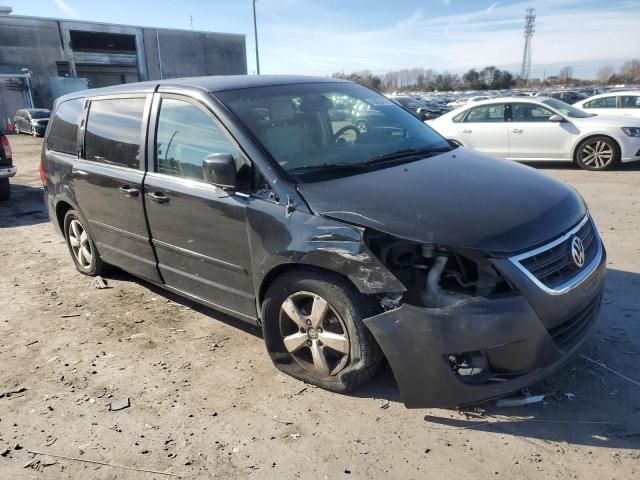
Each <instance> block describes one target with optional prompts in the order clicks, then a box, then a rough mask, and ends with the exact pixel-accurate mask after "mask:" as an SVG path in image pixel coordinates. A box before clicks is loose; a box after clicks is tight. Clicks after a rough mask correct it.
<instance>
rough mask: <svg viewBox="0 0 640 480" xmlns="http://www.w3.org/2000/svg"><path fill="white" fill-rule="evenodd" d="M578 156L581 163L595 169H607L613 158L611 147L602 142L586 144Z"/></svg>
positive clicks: (613, 153)
mask: <svg viewBox="0 0 640 480" xmlns="http://www.w3.org/2000/svg"><path fill="white" fill-rule="evenodd" d="M580 154H581V160H582V163H584V164H585V165H586V166H587V167H591V168H596V169H602V168H605V167H607V166H608V165H609V164H610V163H611V162H612V161H613V159H614V158H615V152H614V150H613V147H612V146H611V145H610V144H609V143H607V142H605V141H603V140H596V141H594V142H590V143H587V144H586V145H585V146H583V147H582V151H581V152H580Z"/></svg>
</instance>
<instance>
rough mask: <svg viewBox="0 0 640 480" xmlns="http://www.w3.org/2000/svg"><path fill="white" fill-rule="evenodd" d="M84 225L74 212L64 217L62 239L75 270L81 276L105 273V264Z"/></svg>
mask: <svg viewBox="0 0 640 480" xmlns="http://www.w3.org/2000/svg"><path fill="white" fill-rule="evenodd" d="M85 225H86V223H85V220H84V219H83V218H81V217H80V215H78V212H76V211H75V210H69V211H68V212H67V213H66V215H65V216H64V238H65V240H66V242H67V248H68V249H69V253H70V254H71V258H72V259H73V263H74V264H75V266H76V269H77V270H78V271H79V272H80V273H82V274H83V275H89V276H92V277H93V276H96V275H102V274H103V273H104V272H105V264H104V263H103V262H102V259H101V258H100V254H99V253H98V249H97V248H96V246H95V243H94V242H93V239H92V238H91V234H90V233H89V231H88V230H87V229H86V227H85Z"/></svg>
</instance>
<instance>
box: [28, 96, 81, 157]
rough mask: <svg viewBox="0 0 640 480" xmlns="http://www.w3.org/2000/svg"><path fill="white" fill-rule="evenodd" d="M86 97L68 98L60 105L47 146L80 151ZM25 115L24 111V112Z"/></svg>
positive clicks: (56, 149)
mask: <svg viewBox="0 0 640 480" xmlns="http://www.w3.org/2000/svg"><path fill="white" fill-rule="evenodd" d="M83 105H84V98H76V99H73V100H67V101H66V102H63V103H61V104H60V105H58V108H57V109H56V112H55V114H54V116H53V118H52V120H51V126H50V127H49V136H48V137H47V148H49V150H54V151H56V152H62V153H68V154H69V155H76V154H77V152H78V124H79V123H80V118H82V110H83ZM23 115H24V113H23Z"/></svg>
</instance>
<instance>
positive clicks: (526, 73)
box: [520, 8, 536, 84]
mask: <svg viewBox="0 0 640 480" xmlns="http://www.w3.org/2000/svg"><path fill="white" fill-rule="evenodd" d="M535 11H536V9H535V8H527V15H526V16H525V17H524V51H523V52H522V68H521V69H520V78H521V79H522V81H523V82H524V83H525V84H527V83H529V78H530V77H531V39H532V38H533V32H535V31H536V14H535V13H534V12H535Z"/></svg>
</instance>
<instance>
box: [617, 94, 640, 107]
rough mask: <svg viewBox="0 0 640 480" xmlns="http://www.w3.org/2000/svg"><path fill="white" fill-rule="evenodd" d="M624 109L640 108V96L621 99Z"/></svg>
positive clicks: (625, 96)
mask: <svg viewBox="0 0 640 480" xmlns="http://www.w3.org/2000/svg"><path fill="white" fill-rule="evenodd" d="M620 100H621V101H622V102H621V103H622V108H640V96H636V95H624V96H622V97H620Z"/></svg>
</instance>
